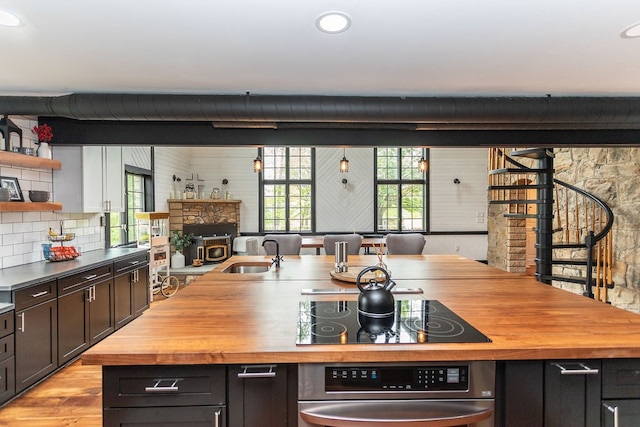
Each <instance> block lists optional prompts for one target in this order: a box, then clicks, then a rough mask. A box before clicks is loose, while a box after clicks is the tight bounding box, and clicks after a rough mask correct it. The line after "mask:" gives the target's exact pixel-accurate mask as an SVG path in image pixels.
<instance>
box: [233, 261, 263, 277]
mask: <svg viewBox="0 0 640 427" xmlns="http://www.w3.org/2000/svg"><path fill="white" fill-rule="evenodd" d="M270 268H271V263H270V262H258V261H254V262H250V261H249V262H234V263H233V264H230V265H228V266H226V267H225V268H224V269H222V273H236V274H249V273H266V272H267V271H269V269H270Z"/></svg>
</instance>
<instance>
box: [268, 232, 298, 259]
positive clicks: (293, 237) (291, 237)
mask: <svg viewBox="0 0 640 427" xmlns="http://www.w3.org/2000/svg"><path fill="white" fill-rule="evenodd" d="M265 240H275V241H276V242H278V245H279V250H280V255H300V249H301V248H302V236H301V235H299V234H267V235H265V236H264V239H262V242H263V243H264V241H265ZM263 247H264V250H265V252H266V253H267V255H275V254H276V245H274V244H273V243H269V242H266V243H264V244H263Z"/></svg>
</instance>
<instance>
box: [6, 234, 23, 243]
mask: <svg viewBox="0 0 640 427" xmlns="http://www.w3.org/2000/svg"><path fill="white" fill-rule="evenodd" d="M23 242H24V237H23V235H22V233H10V234H3V235H2V245H3V246H6V245H19V244H21V243H23Z"/></svg>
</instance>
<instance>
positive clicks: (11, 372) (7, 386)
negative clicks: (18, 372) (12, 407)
mask: <svg viewBox="0 0 640 427" xmlns="http://www.w3.org/2000/svg"><path fill="white" fill-rule="evenodd" d="M15 394H16V376H15V360H14V358H13V357H11V358H9V359H7V360H4V361H2V362H0V405H1V404H3V403H4V402H6V401H7V400H9V399H11V398H12V397H13V396H15Z"/></svg>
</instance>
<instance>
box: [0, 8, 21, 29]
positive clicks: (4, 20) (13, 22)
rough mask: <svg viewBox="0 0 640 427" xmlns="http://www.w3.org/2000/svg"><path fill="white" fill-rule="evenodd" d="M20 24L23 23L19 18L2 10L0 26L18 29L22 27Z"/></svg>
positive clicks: (0, 10)
mask: <svg viewBox="0 0 640 427" xmlns="http://www.w3.org/2000/svg"><path fill="white" fill-rule="evenodd" d="M20 23H21V22H20V20H19V19H18V17H17V16H15V15H12V14H11V13H9V12H7V11H5V10H2V9H0V25H4V26H7V27H17V26H19V25H20Z"/></svg>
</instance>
